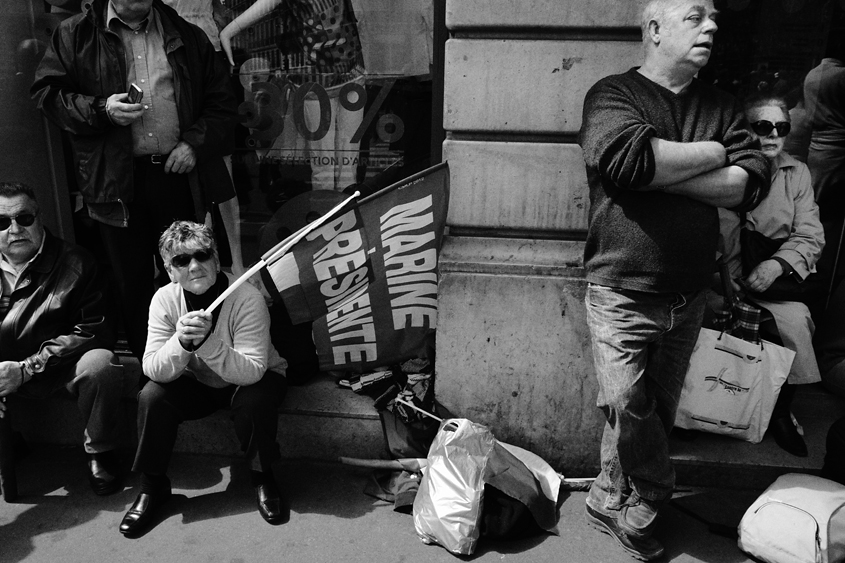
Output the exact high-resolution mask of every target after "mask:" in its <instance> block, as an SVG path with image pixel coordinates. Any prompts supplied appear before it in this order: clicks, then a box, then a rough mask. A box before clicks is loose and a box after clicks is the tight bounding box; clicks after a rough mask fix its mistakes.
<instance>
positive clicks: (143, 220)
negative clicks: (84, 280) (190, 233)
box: [99, 157, 195, 360]
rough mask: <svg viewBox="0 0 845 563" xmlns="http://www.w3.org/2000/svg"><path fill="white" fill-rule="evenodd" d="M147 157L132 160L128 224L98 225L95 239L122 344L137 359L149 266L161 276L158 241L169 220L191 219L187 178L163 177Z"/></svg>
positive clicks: (143, 336) (150, 288)
mask: <svg viewBox="0 0 845 563" xmlns="http://www.w3.org/2000/svg"><path fill="white" fill-rule="evenodd" d="M161 158H162V160H161V162H162V164H153V163H152V162H151V161H150V158H149V157H147V158H136V159H135V173H134V177H133V181H134V198H133V200H132V201H130V202H128V203H126V207H127V211H128V213H129V224H128V226H126V227H113V226H111V225H105V224H102V223H100V224H99V228H100V235H101V238H102V240H103V245H104V247H105V249H106V253H107V254H108V257H109V261H110V262H111V265H112V270H113V271H114V276H115V281H116V282H117V290H118V297H119V298H120V301H121V308H122V313H123V323H124V329H125V331H126V340H127V341H128V343H129V349H130V350H132V354H133V355H134V356H135V357H137V358H138V359H139V360H141V359H142V358H143V356H144V347H145V346H146V344H147V316H148V315H149V310H150V301H152V298H153V294H154V293H155V290H156V285H155V281H154V278H155V265H156V264H158V267H159V269H160V270H161V272H162V273H164V269H163V267H164V265H163V263H162V261H161V257H160V256H159V254H158V239H159V237H160V236H161V233H162V232H164V230H165V229H166V228H167V227H169V226H170V224H171V223H173V221H175V220H177V219H183V220H187V221H193V220H195V214H194V202H193V197H192V196H191V189H190V186H189V184H188V175H187V174H165V173H164V164H163V162H164V160H166V157H161Z"/></svg>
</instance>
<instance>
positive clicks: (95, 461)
mask: <svg viewBox="0 0 845 563" xmlns="http://www.w3.org/2000/svg"><path fill="white" fill-rule="evenodd" d="M88 482H89V483H90V484H91V490H93V491H94V493H95V494H97V495H100V496H103V495H110V494H112V493H115V492H117V491H119V490H120V489H122V488H123V486H122V485H123V483H122V479H121V475H120V463H119V462H118V459H117V455H115V453H114V452H113V451H109V452H101V453H96V454H90V455H89V456H88Z"/></svg>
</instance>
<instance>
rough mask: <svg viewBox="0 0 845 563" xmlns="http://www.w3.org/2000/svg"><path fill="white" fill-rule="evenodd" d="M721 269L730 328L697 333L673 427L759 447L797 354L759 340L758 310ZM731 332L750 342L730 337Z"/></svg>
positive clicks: (724, 268)
mask: <svg viewBox="0 0 845 563" xmlns="http://www.w3.org/2000/svg"><path fill="white" fill-rule="evenodd" d="M720 266H721V276H722V285H723V290H724V294H725V302H726V303H728V307H729V311H728V312H727V313H728V315H727V316H728V317H729V320H728V321H727V322H726V323H725V327H729V328H726V329H723V330H721V331H719V330H712V329H709V328H702V329H701V331H700V332H699V335H698V341H697V342H696V344H695V348H694V349H693V352H692V356H691V357H690V365H689V370H688V371H687V375H686V379H685V380H684V387H683V389H682V391H681V398H680V401H679V404H678V412H677V416H676V418H675V426H677V427H679V428H686V429H689V430H702V431H704V432H712V433H715V434H723V435H726V436H732V437H734V438H739V439H742V440H747V441H749V442H752V443H755V444H756V443H758V442H760V441H761V440H762V439H763V435H764V434H765V433H766V429H767V428H768V426H769V419H770V418H771V415H772V410H774V407H775V401H777V398H778V395H779V394H780V388H781V386H782V385H783V383H784V382H785V381H786V378H787V376H788V375H789V370H790V368H791V367H792V361H793V360H794V359H795V352H793V351H792V350H789V349H788V348H784V347H783V346H778V345H776V344H773V343H771V342H769V341H767V340H762V339H760V338H759V335H758V333H757V328H758V327H759V309H756V308H754V307H753V306H750V305H746V304H744V303H742V302H741V301H739V300H738V299H737V298H736V297H735V296H734V294H733V290H732V286H731V285H730V277H729V275H728V274H727V271H726V270H727V268H726V267H725V266H724V265H720ZM755 312H756V313H757V315H756V316H755V315H753V313H755ZM745 316H747V317H749V318H754V319H756V324H755V322H754V321H747V322H746V321H745V320H744V317H745ZM728 330H731V331H733V332H734V333H735V334H737V335H742V336H745V337H746V338H748V340H745V339H743V338H739V337H738V336H734V335H732V334H729V332H728Z"/></svg>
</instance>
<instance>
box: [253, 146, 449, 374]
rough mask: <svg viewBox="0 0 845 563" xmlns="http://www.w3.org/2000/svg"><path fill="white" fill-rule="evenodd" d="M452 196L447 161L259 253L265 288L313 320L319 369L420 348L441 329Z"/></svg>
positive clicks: (295, 315) (296, 317)
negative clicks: (442, 258) (281, 249)
mask: <svg viewBox="0 0 845 563" xmlns="http://www.w3.org/2000/svg"><path fill="white" fill-rule="evenodd" d="M448 202H449V169H448V166H447V164H445V163H444V164H439V165H437V166H434V167H432V168H429V169H427V170H424V171H423V172H420V173H419V174H415V175H414V176H411V177H409V178H407V179H405V180H402V181H401V182H398V183H396V184H394V185H392V186H389V187H387V188H385V189H383V190H381V191H379V192H377V193H375V194H373V195H371V196H369V197H367V198H364V199H363V200H361V201H360V202H354V201H353V202H350V203H349V204H347V205H344V206H342V207H340V208H339V209H337V210H336V211H335V212H334V213H333V214H332V216H330V217H327V218H325V220H324V222H323V223H322V225H320V226H319V227H317V228H316V229H314V230H313V231H311V232H310V233H308V234H306V235H305V236H304V237H303V238H302V239H301V240H300V241H299V242H297V243H296V244H294V245H293V246H292V247H291V248H290V250H289V251H287V252H285V253H278V252H277V253H276V254H274V250H275V249H274V250H271V251H270V252H268V253H267V254H266V255H265V256H264V257H263V260H264V261H265V262H266V263H267V267H266V269H265V270H266V271H264V272H263V273H262V275H263V277H264V280H265V285H266V286H268V290H269V291H270V293H271V294H273V295H274V297H280V298H281V299H282V300H283V301H284V304H285V307H286V308H287V310H288V313H289V315H290V318H291V321H292V322H293V323H294V324H299V323H303V322H308V321H312V322H313V331H314V342H315V344H316V347H317V354H318V356H319V360H320V367H321V369H324V370H328V369H335V368H341V367H343V368H351V367H357V368H363V369H366V368H369V367H376V366H384V365H389V364H391V363H396V362H400V361H403V360H407V359H409V358H413V357H417V356H418V355H419V354H420V352H421V350H422V349H423V347H424V345H425V342H426V340H427V338H428V337H429V336H430V335H431V334H432V333H433V331H434V330H435V328H436V326H437V280H438V270H437V261H438V254H439V251H440V245H441V241H442V237H443V230H444V227H445V225H446V214H447V210H448ZM279 254H281V255H279ZM270 280H272V284H270V283H267V282H268V281H270Z"/></svg>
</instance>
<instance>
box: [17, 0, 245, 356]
mask: <svg viewBox="0 0 845 563" xmlns="http://www.w3.org/2000/svg"><path fill="white" fill-rule="evenodd" d="M133 84H135V85H137V86H138V88H140V89H141V90H142V91H143V95H142V98H141V100H140V102H138V103H132V102H130V100H129V95H128V92H129V90H130V87H131V86H132V85H133ZM31 91H32V94H33V98H34V99H35V100H36V101H37V103H38V107H39V108H40V109H41V110H42V111H43V112H44V113H45V115H46V116H47V117H48V118H49V119H50V120H52V121H53V122H54V123H56V124H57V125H58V126H59V127H60V128H61V129H63V130H64V131H67V133H68V134H69V138H70V145H71V150H72V154H73V168H74V170H75V172H76V181H77V184H78V185H79V190H80V191H81V192H82V196H83V199H84V201H85V204H86V206H87V209H88V213H89V215H90V216H91V217H92V218H93V219H95V220H96V221H97V222H98V223H99V227H100V233H101V236H102V239H103V242H104V244H105V246H106V250H107V252H108V255H109V259H110V260H111V263H112V266H113V268H114V270H115V275H116V277H117V282H118V289H119V294H120V296H121V298H122V300H123V303H122V305H123V312H124V322H125V325H126V332H127V339H128V341H129V346H130V348H131V349H132V352H133V353H134V354H135V355H136V356H137V357H138V358H139V359H140V358H141V357H142V356H143V352H144V346H145V345H146V322H147V311H148V310H149V305H150V301H151V299H152V295H153V293H154V291H155V287H154V284H153V277H154V263H155V262H154V261H158V262H159V271H160V272H163V271H164V268H163V264H161V263H160V258H159V257H158V252H157V244H158V236H159V234H160V233H161V232H162V231H163V230H164V229H165V228H167V226H168V225H170V224H171V223H172V222H173V221H174V220H176V219H185V220H198V221H200V222H202V221H203V220H204V218H205V213H206V209H207V208H208V207H209V206H211V205H212V204H214V203H219V202H222V201H226V200H228V199H230V198H232V197H234V187H233V186H232V181H231V178H230V177H229V174H228V173H227V171H226V167H225V163H224V161H223V156H224V155H225V154H229V153H231V150H232V147H231V144H232V142H233V141H232V140H233V138H234V137H233V128H234V124H235V119H234V118H235V115H236V109H237V108H236V102H235V97H234V94H233V93H232V91H231V87H230V84H229V78H228V69H227V68H226V67H225V66H224V65H223V64H222V63H221V62H220V59H219V57H217V56H216V55H215V52H214V47H212V45H211V43H210V42H209V41H208V38H207V37H206V35H205V33H204V32H203V31H202V30H200V29H199V28H198V27H196V26H193V25H191V24H189V23H188V22H186V21H185V20H183V19H182V18H180V17H179V15H178V14H177V13H176V11H175V10H173V9H172V8H170V7H169V6H166V5H164V3H163V2H161V0H110V1H109V0H93V1H92V2H91V3H89V4H86V6H85V9H84V11H83V13H82V14H78V15H76V16H73V17H71V18H68V19H67V20H65V21H63V22H62V23H61V24H60V25H59V27H58V28H57V29H56V31H55V32H54V34H53V38H52V41H51V43H50V46H49V48H48V49H47V52H46V54H45V55H44V58H43V59H42V61H41V64H40V65H39V67H38V70H37V72H36V76H35V82H34V83H33V85H32V89H31Z"/></svg>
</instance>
